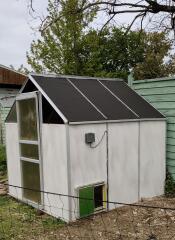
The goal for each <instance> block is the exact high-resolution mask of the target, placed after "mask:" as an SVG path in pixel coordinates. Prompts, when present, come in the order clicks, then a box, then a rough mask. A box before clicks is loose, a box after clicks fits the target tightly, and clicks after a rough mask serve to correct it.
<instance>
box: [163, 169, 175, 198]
mask: <svg viewBox="0 0 175 240" xmlns="http://www.w3.org/2000/svg"><path fill="white" fill-rule="evenodd" d="M165 194H166V195H167V196H169V197H174V196H175V181H174V179H173V177H172V176H171V174H170V173H169V172H168V170H167V172H166V182H165Z"/></svg>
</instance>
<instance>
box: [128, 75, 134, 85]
mask: <svg viewBox="0 0 175 240" xmlns="http://www.w3.org/2000/svg"><path fill="white" fill-rule="evenodd" d="M133 81H134V76H133V72H132V71H131V72H130V74H129V75H128V85H129V87H131V88H132V85H133Z"/></svg>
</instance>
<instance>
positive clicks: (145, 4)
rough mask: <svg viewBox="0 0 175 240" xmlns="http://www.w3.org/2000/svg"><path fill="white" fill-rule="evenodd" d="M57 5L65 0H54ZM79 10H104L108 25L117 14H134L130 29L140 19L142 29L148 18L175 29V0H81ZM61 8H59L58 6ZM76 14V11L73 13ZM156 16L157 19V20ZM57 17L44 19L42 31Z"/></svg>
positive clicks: (160, 25)
mask: <svg viewBox="0 0 175 240" xmlns="http://www.w3.org/2000/svg"><path fill="white" fill-rule="evenodd" d="M29 1H30V5H29V6H30V9H31V10H32V11H34V7H33V1H35V0H29ZM54 1H55V3H56V4H57V6H59V3H60V2H61V1H62V2H64V1H63V0H54ZM80 2H81V4H80V6H79V9H78V12H77V13H80V12H85V11H87V10H89V9H92V8H97V11H99V12H100V11H103V12H105V13H107V16H108V20H107V22H106V23H105V24H104V26H106V25H107V24H108V23H110V21H111V20H112V19H114V18H115V17H116V16H117V15H121V14H126V13H129V14H133V20H132V21H131V23H130V24H129V26H128V29H127V31H128V30H130V29H131V27H132V26H133V24H134V23H135V22H136V21H138V20H139V22H140V25H141V29H142V27H143V21H144V20H145V19H147V20H148V21H149V22H152V23H155V22H156V24H158V26H159V27H164V28H169V29H173V30H174V29H175V0H140V1H139V0H127V1H125V0H109V1H103V0H81V1H80ZM58 9H59V8H58ZM73 14H76V13H73ZM155 16H157V19H156V20H155V18H154V17H155ZM55 21H57V19H47V18H46V19H43V20H42V24H41V27H40V30H41V31H44V30H45V29H46V28H47V27H48V26H50V25H51V24H52V23H53V22H55Z"/></svg>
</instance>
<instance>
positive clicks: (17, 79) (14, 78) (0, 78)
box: [0, 64, 27, 87]
mask: <svg viewBox="0 0 175 240" xmlns="http://www.w3.org/2000/svg"><path fill="white" fill-rule="evenodd" d="M26 79H27V76H26V75H24V74H22V73H20V72H17V71H15V70H13V69H11V68H9V67H6V66H4V65H2V64H0V84H8V85H19V87H20V86H21V85H22V84H23V83H24V81H25V80H26Z"/></svg>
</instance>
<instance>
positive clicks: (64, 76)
mask: <svg viewBox="0 0 175 240" xmlns="http://www.w3.org/2000/svg"><path fill="white" fill-rule="evenodd" d="M29 75H31V76H32V75H33V76H41V77H53V78H54V77H63V78H75V79H76V78H77V79H82V80H83V79H94V80H97V79H100V80H109V81H124V79H121V78H105V77H91V76H77V75H64V74H56V73H34V72H32V73H30V74H29Z"/></svg>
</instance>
